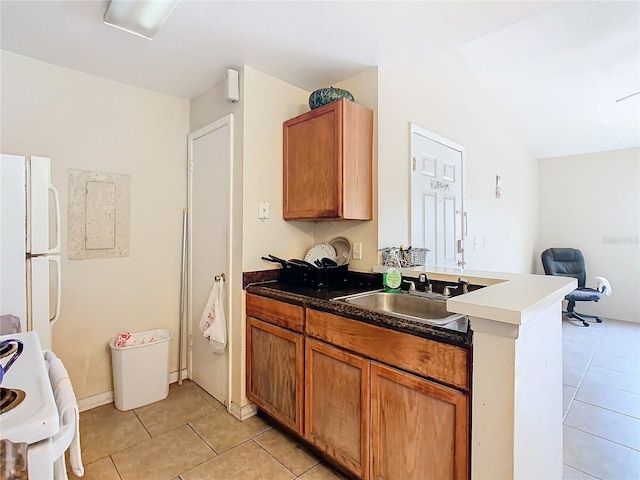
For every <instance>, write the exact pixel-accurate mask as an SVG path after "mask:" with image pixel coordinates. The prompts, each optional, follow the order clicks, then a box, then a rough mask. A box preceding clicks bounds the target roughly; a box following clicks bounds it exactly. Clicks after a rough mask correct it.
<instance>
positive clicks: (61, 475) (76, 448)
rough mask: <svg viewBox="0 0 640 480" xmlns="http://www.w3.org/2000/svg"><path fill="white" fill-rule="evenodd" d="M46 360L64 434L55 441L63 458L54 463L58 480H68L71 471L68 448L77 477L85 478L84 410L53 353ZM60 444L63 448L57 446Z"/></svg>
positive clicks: (57, 436) (55, 476) (59, 361)
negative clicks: (79, 405) (83, 455)
mask: <svg viewBox="0 0 640 480" xmlns="http://www.w3.org/2000/svg"><path fill="white" fill-rule="evenodd" d="M44 357H45V360H46V361H47V364H48V367H49V381H50V382H51V388H52V389H53V396H54V398H55V400H56V406H57V407H58V413H59V415H60V432H59V433H58V434H57V435H56V436H55V437H54V449H55V450H56V451H58V450H60V455H59V456H57V460H56V461H55V463H54V478H55V480H66V479H67V467H66V464H65V460H64V452H65V450H66V449H67V447H68V448H69V461H70V463H71V468H72V469H73V473H74V474H75V475H76V476H78V477H82V476H84V466H83V465H82V453H81V450H80V410H79V409H78V402H77V400H76V395H75V393H74V391H73V386H72V385H71V380H70V379H69V374H68V373H67V369H66V368H65V367H64V364H63V363H62V361H61V360H60V359H59V358H58V357H56V355H55V354H54V353H53V352H51V351H45V352H44ZM69 429H70V431H69ZM68 437H71V438H68ZM56 442H58V443H59V445H56Z"/></svg>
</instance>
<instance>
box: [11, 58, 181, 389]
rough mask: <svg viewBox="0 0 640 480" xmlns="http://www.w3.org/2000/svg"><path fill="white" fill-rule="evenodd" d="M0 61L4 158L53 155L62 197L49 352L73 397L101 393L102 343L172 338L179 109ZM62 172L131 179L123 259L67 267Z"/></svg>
mask: <svg viewBox="0 0 640 480" xmlns="http://www.w3.org/2000/svg"><path fill="white" fill-rule="evenodd" d="M1 62H2V63H1V66H2V70H1V72H2V92H1V104H2V113H1V115H2V117H1V118H2V133H1V143H2V152H3V153H16V154H24V155H43V156H49V157H51V163H52V177H53V182H54V184H55V185H56V186H57V188H58V190H59V192H60V202H61V210H62V212H61V213H62V215H61V221H62V228H61V234H62V253H61V255H62V282H63V283H62V286H63V289H62V308H61V312H60V319H59V320H58V322H57V323H56V325H55V327H54V329H53V349H54V350H55V351H56V353H57V354H58V355H59V356H60V357H61V358H62V361H63V362H64V363H65V365H66V367H67V369H68V371H69V375H70V377H71V380H72V382H73V386H74V390H75V393H76V395H77V397H78V398H79V399H83V398H86V397H89V396H92V395H97V394H101V393H104V392H108V391H110V390H111V389H112V379H111V378H112V374H111V361H110V351H109V347H108V346H107V342H108V341H109V339H110V338H112V337H115V336H116V335H118V334H119V333H120V332H121V331H131V332H137V331H142V330H147V329H154V328H168V329H170V330H171V331H172V332H173V334H174V338H177V333H178V332H177V327H178V314H179V294H180V251H181V238H182V235H181V232H182V209H183V207H184V206H185V205H186V167H185V166H186V147H187V133H188V125H189V124H188V120H189V118H188V115H189V103H188V102H187V101H186V100H182V99H178V98H173V97H169V96H166V95H161V94H157V93H152V92H149V91H146V90H142V89H139V88H133V87H130V86H125V85H122V84H118V83H115V82H112V81H108V80H103V79H100V78H97V77H93V76H90V75H86V74H83V73H78V72H75V71H73V70H68V69H65V68H61V67H57V66H53V65H49V64H46V63H43V62H40V61H37V60H33V59H29V58H26V57H22V56H19V55H14V54H10V53H7V52H2V55H1ZM69 169H81V170H94V171H99V172H113V173H122V174H127V175H130V176H131V256H129V257H126V258H114V259H104V260H73V261H72V260H69V259H68V258H67V210H68V170H69ZM171 370H172V371H175V370H177V341H175V340H174V341H172V348H171Z"/></svg>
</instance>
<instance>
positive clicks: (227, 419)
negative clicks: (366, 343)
mask: <svg viewBox="0 0 640 480" xmlns="http://www.w3.org/2000/svg"><path fill="white" fill-rule="evenodd" d="M80 441H81V447H82V459H83V463H84V465H85V475H84V477H82V478H83V479H84V480H178V479H181V480H259V479H260V480H290V479H300V480H346V477H344V476H342V475H340V474H339V473H338V472H336V471H334V470H332V469H331V467H329V466H328V465H326V464H324V463H320V462H319V460H318V459H317V458H316V457H314V456H313V455H312V454H311V453H310V452H308V451H307V450H306V449H305V448H303V447H302V446H301V445H299V444H297V443H296V442H295V440H293V439H291V438H290V437H288V436H287V435H286V434H284V433H283V432H281V431H280V430H278V429H277V428H275V427H273V426H272V425H270V424H268V423H266V422H265V421H264V420H262V419H261V418H259V417H252V418H250V419H248V420H245V421H244V422H240V421H238V420H236V419H235V418H234V417H232V416H231V415H229V414H228V413H227V412H226V411H225V409H224V406H223V405H222V404H220V403H219V402H218V401H216V400H215V399H214V398H213V397H211V396H210V395H208V394H207V393H206V392H205V391H204V390H202V389H201V388H200V387H199V386H198V385H196V384H195V383H193V382H190V381H188V380H187V381H185V382H184V383H183V384H182V386H178V385H177V384H172V385H171V386H170V387H169V396H168V397H167V398H166V399H165V400H162V401H160V402H157V403H153V404H151V405H147V406H145V407H141V408H137V409H135V410H131V411H128V412H121V411H119V410H117V409H116V408H115V407H114V405H113V404H109V405H105V406H103V407H98V408H94V409H93V410H89V411H86V412H82V413H81V414H80ZM68 470H69V478H70V479H76V478H78V477H76V476H75V475H73V474H72V473H71V469H70V468H68Z"/></svg>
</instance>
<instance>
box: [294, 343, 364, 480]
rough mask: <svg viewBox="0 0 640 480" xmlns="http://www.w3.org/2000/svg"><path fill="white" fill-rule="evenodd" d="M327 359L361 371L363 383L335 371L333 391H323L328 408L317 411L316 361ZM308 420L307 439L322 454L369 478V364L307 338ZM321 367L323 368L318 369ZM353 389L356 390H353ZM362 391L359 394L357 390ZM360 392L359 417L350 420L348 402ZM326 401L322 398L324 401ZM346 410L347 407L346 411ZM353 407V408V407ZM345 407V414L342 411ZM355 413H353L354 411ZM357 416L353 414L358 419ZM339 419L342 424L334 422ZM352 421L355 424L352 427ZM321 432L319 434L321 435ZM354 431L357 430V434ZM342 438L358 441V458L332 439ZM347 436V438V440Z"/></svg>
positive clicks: (306, 404) (305, 430)
mask: <svg viewBox="0 0 640 480" xmlns="http://www.w3.org/2000/svg"><path fill="white" fill-rule="evenodd" d="M318 355H320V356H326V357H328V358H329V359H331V360H334V361H336V363H337V364H338V365H340V364H342V365H345V366H348V367H351V368H353V369H356V370H359V371H360V384H359V385H353V384H348V383H345V382H344V381H343V378H341V377H340V374H339V372H337V371H333V372H330V373H334V377H332V378H331V379H329V381H330V382H331V384H330V385H329V386H330V387H331V388H330V391H329V392H323V395H326V399H327V400H328V402H327V403H328V404H329V405H327V407H333V408H332V409H329V408H326V407H325V408H324V409H323V408H319V409H318V410H316V405H315V404H314V402H315V401H316V398H318V397H317V396H316V395H315V392H314V388H315V378H316V375H318V376H320V374H319V372H318V371H317V370H316V365H317V364H319V362H320V361H319V360H316V358H317V356H318ZM305 363H306V365H305V380H304V383H305V415H304V418H305V421H304V436H305V438H306V439H307V440H309V441H310V442H311V443H313V444H314V445H316V446H317V447H318V448H320V449H321V450H322V451H324V452H326V453H327V454H328V455H330V456H331V457H333V458H334V459H336V460H337V461H338V462H340V463H341V464H342V465H344V466H345V467H346V468H348V469H349V470H350V471H351V472H353V473H355V474H356V475H358V476H359V477H360V478H368V471H369V412H370V400H371V394H370V378H369V368H370V363H371V362H370V361H369V360H367V359H365V358H363V357H360V356H357V355H353V354H350V353H347V352H345V351H343V350H340V349H338V348H336V347H332V346H330V345H326V344H324V343H322V342H318V341H316V340H312V339H307V341H306V346H305ZM320 368H322V367H321V366H319V367H318V369H320ZM352 389H353V390H352ZM357 389H359V391H358V390H357ZM358 393H359V397H360V398H359V405H358V406H359V415H360V418H359V419H358V418H348V413H350V412H348V411H346V410H347V409H348V407H347V406H346V404H348V403H349V402H348V399H349V397H351V400H353V395H357V394H358ZM322 400H323V399H319V401H322ZM343 407H344V408H343ZM352 407H353V406H352ZM341 408H342V411H341ZM317 412H322V413H320V415H321V417H322V418H316V417H315V414H316V413H317ZM351 413H353V412H351ZM355 416H356V415H354V417H355ZM336 419H339V420H341V421H340V422H337V423H336V422H334V420H336ZM349 422H352V423H351V424H349ZM316 423H319V424H321V427H318V429H316ZM318 430H320V433H318ZM353 430H357V432H356V433H354V432H353ZM328 437H332V438H336V437H341V438H339V440H336V443H338V441H341V442H358V444H359V446H360V448H359V449H358V450H359V451H358V452H357V454H356V455H357V457H358V458H356V455H350V454H349V453H348V452H347V451H346V448H340V445H336V444H332V443H331V442H332V438H328ZM345 437H346V438H345Z"/></svg>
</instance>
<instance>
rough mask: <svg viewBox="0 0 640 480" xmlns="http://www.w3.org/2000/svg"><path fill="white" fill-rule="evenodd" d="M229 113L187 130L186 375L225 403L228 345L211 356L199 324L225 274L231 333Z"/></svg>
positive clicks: (226, 398)
mask: <svg viewBox="0 0 640 480" xmlns="http://www.w3.org/2000/svg"><path fill="white" fill-rule="evenodd" d="M232 133H233V116H232V115H228V116H226V117H224V118H222V119H221V120H218V121H216V122H214V123H212V124H210V125H207V126H206V127H203V128H201V129H200V130H198V131H196V132H194V133H192V134H191V135H189V175H188V177H189V178H188V182H189V193H188V196H189V273H190V275H189V290H188V299H189V309H188V311H189V336H188V338H189V342H190V348H189V371H190V378H191V379H192V380H193V381H194V382H196V383H197V384H198V385H200V386H201V387H202V388H204V389H205V390H206V391H207V392H209V394H211V395H213V396H214V397H215V398H216V399H217V400H218V401H220V402H222V403H224V404H225V405H228V404H229V401H228V395H229V348H228V346H227V349H226V350H225V351H224V352H223V353H222V354H221V355H214V354H213V353H211V350H210V349H209V342H208V340H207V339H206V338H205V337H204V336H203V335H202V332H201V330H200V328H199V323H200V317H201V316H202V312H203V310H204V308H205V304H206V302H207V299H208V298H209V293H210V292H211V288H212V287H213V283H214V281H215V280H214V278H215V276H216V275H220V274H222V273H224V274H225V276H226V277H227V283H226V284H225V288H224V293H225V295H224V304H225V317H226V321H227V332H229V321H230V316H229V300H230V297H229V289H228V288H227V285H228V281H229V278H230V219H231V214H230V208H231V201H230V199H231V163H232V147H231V145H232Z"/></svg>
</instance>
